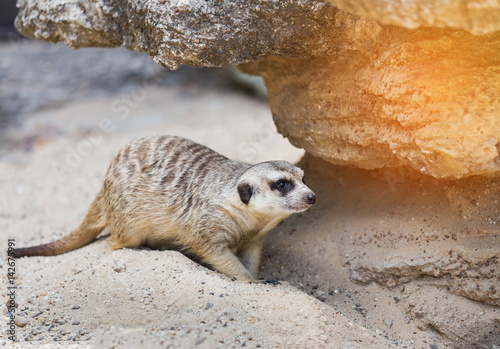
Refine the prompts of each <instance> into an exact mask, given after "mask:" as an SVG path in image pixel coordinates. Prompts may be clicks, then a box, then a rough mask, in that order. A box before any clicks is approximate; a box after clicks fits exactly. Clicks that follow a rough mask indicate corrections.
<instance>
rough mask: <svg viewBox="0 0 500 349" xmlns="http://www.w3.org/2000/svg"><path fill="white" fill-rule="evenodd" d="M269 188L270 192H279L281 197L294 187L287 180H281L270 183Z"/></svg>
mask: <svg viewBox="0 0 500 349" xmlns="http://www.w3.org/2000/svg"><path fill="white" fill-rule="evenodd" d="M269 186H270V187H271V189H272V190H277V191H279V192H280V193H281V194H282V195H286V194H287V193H289V192H290V191H292V190H293V188H295V185H294V184H293V183H292V182H291V181H289V180H288V179H285V178H282V179H280V180H277V181H276V182H270V183H269Z"/></svg>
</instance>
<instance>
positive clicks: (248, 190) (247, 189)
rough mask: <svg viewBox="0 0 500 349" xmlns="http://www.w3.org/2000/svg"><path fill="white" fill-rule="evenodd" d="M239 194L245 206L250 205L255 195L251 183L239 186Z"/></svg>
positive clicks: (243, 183)
mask: <svg viewBox="0 0 500 349" xmlns="http://www.w3.org/2000/svg"><path fill="white" fill-rule="evenodd" d="M238 194H240V199H241V201H242V202H243V203H244V204H245V205H248V203H249V202H250V198H251V197H252V194H253V188H252V186H251V185H250V184H249V183H247V182H242V183H240V184H238Z"/></svg>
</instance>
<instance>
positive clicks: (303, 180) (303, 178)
mask: <svg viewBox="0 0 500 349" xmlns="http://www.w3.org/2000/svg"><path fill="white" fill-rule="evenodd" d="M306 180H307V178H306V176H304V177H302V183H304V184H306Z"/></svg>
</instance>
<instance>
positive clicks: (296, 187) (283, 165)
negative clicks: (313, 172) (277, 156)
mask: <svg viewBox="0 0 500 349" xmlns="http://www.w3.org/2000/svg"><path fill="white" fill-rule="evenodd" d="M237 190H238V194H239V198H240V200H241V203H242V204H243V205H245V206H246V207H247V208H248V209H250V210H252V211H254V212H256V213H261V214H263V215H269V214H270V215H273V214H276V215H284V216H287V215H290V214H292V213H296V212H302V211H305V210H307V209H308V208H309V207H310V206H311V205H314V203H315V202H316V195H315V194H314V193H313V191H312V190H311V189H309V188H308V187H307V186H306V185H305V184H304V171H302V170H301V169H300V168H298V167H296V166H293V165H292V164H290V163H288V162H286V161H269V162H263V163H260V164H257V165H254V166H252V167H250V168H249V169H248V170H246V171H245V172H244V173H243V174H242V175H241V177H240V178H239V179H238V182H237Z"/></svg>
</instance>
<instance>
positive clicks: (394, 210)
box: [0, 43, 500, 349]
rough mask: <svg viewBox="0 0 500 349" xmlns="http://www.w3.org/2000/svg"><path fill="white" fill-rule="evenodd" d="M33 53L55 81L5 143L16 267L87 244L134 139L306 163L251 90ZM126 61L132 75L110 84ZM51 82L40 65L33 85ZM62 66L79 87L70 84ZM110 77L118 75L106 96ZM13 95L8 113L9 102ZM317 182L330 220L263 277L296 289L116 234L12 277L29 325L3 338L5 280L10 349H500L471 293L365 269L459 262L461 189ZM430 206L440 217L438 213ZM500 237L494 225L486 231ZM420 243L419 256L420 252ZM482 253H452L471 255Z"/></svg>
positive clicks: (1, 222)
mask: <svg viewBox="0 0 500 349" xmlns="http://www.w3.org/2000/svg"><path fill="white" fill-rule="evenodd" d="M36 45H41V44H36ZM36 45H35V47H34V46H33V44H31V43H27V44H23V45H21V46H17V47H16V49H17V50H18V51H17V52H24V53H25V54H26V55H32V56H33V57H37V56H38V57H42V58H41V59H42V60H43V59H44V60H45V62H44V64H43V66H44V67H45V69H46V71H48V72H49V74H48V77H47V79H48V80H49V81H48V82H47V83H46V85H44V84H43V79H41V78H40V77H39V76H38V77H31V78H18V79H17V80H16V89H17V91H18V93H17V94H16V93H15V92H13V91H10V90H9V93H10V95H9V96H10V97H9V98H11V99H12V98H13V97H12V96H17V99H15V98H13V100H16V101H17V102H16V103H17V105H18V106H21V105H25V104H26V103H27V102H26V101H27V100H30V98H29V96H30V95H33V96H34V98H35V97H36V99H37V101H35V102H33V101H32V104H30V106H29V108H27V107H26V108H25V110H24V111H23V112H22V113H19V114H17V115H14V114H13V112H9V113H4V121H5V124H8V125H10V126H8V128H6V129H4V131H3V132H2V135H1V137H2V138H1V143H0V147H1V148H0V154H1V158H0V193H1V194H0V241H1V243H0V246H1V250H0V258H1V259H2V260H3V261H5V260H6V249H7V241H8V239H14V241H15V245H16V246H18V247H22V246H27V245H35V244H40V243H45V242H49V241H52V240H54V239H56V238H58V237H60V236H62V235H65V234H67V233H68V232H70V231H71V230H72V229H74V228H75V227H76V226H77V225H78V224H79V223H80V222H81V220H82V219H83V217H84V215H85V213H86V211H87V209H88V207H89V205H90V203H91V201H92V200H93V198H94V197H95V195H96V194H97V192H98V190H99V188H100V186H101V184H102V180H103V176H104V173H105V172H106V170H107V167H108V165H109V162H110V161H111V159H112V158H113V156H114V155H115V154H116V152H117V151H118V150H119V149H120V147H121V146H123V145H124V144H125V143H127V142H129V141H130V140H132V139H136V138H139V137H142V136H145V135H152V134H173V135H180V136H185V137H188V138H191V139H193V140H194V141H197V142H199V143H202V144H205V145H207V146H209V147H211V148H213V149H214V150H216V151H218V152H220V153H222V154H224V155H226V156H229V157H232V158H235V159H240V160H244V161H248V162H258V161H263V160H270V159H284V160H288V161H291V162H297V161H299V160H300V159H301V158H302V155H303V151H301V150H298V149H295V148H293V147H292V146H291V145H290V144H289V143H288V142H287V141H286V140H285V139H283V138H282V137H281V136H280V135H279V134H277V132H276V129H275V127H274V125H273V124H272V122H271V115H270V111H269V108H268V106H267V103H266V101H264V100H262V99H258V98H256V97H255V96H252V95H250V94H249V93H248V92H247V91H244V90H242V89H241V88H239V87H238V85H237V84H235V83H234V82H232V80H231V78H230V75H229V74H228V73H227V72H225V71H197V70H191V69H185V70H181V71H179V72H175V73H170V72H158V71H157V70H156V69H155V68H153V67H154V63H152V62H150V61H149V60H148V58H147V57H143V56H142V55H138V54H132V53H129V52H126V51H124V50H102V51H88V52H89V53H88V55H89V56H87V58H89V57H90V58H89V61H92V59H97V61H96V62H95V64H94V65H92V67H93V70H92V69H90V68H84V66H81V64H82V61H84V60H85V59H84V58H81V57H80V58H78V59H77V58H76V57H77V56H82V55H83V56H85V55H86V53H85V52H86V51H85V50H81V51H77V52H74V51H71V50H69V49H66V48H61V47H60V46H46V45H45V44H44V45H41V46H36ZM2 49H3V53H4V56H3V57H11V56H12V55H14V53H13V52H12V47H5V46H3V47H1V46H0V50H2ZM53 50H56V53H57V54H56V53H54V52H53ZM51 57H58V62H57V64H53V63H50V62H51ZM27 61H29V60H28V59H27V58H24V60H19V62H18V61H16V60H12V59H11V61H10V62H7V63H5V62H4V63H3V69H4V70H3V72H4V74H5V75H6V74H7V73H5V69H9V71H12V70H14V71H18V72H23V71H24V72H25V73H26V75H29V74H28V73H30V72H31V74H34V72H33V71H32V70H30V69H29V68H28V67H27V66H26V62H27ZM115 61H116V62H120V64H122V66H121V68H120V67H114V66H113V64H112V63H113V62H115ZM72 62H73V63H72ZM75 62H76V63H75ZM103 62H108V63H106V64H105V63H103ZM23 64H24V69H26V70H23ZM40 64H41V62H39V61H38V62H34V63H33V65H34V66H35V68H38V66H39V65H40ZM60 64H63V65H64V67H61V68H60V69H61V70H62V71H67V72H68V73H67V74H61V75H59V76H58V77H59V79H56V77H54V74H57V71H58V65H60ZM71 64H73V65H71ZM110 64H111V65H112V66H113V69H111V71H110V73H108V75H105V76H107V79H103V77H102V74H103V72H104V73H106V71H107V68H106V67H107V66H109V65H110ZM80 66H81V67H82V68H81V71H80V70H78V69H80V68H79V67H80ZM128 66H130V68H128V70H127V67H128ZM33 69H34V68H33ZM72 69H73V70H75V69H76V70H78V74H77V75H78V77H77V78H75V77H74V76H71V74H70V72H71V70H72ZM148 69H150V70H148ZM144 71H149V73H147V74H145V73H144ZM127 72H128V73H127ZM116 76H120V77H121V80H119V79H118V80H117V79H115V77H116ZM124 77H125V78H124ZM61 81H63V82H62V83H61ZM36 84H38V85H39V86H38V87H39V88H35V87H34V85H36ZM43 86H46V89H45V92H44V88H43ZM98 86H99V87H100V88H98ZM103 86H104V87H103ZM0 87H1V88H3V90H2V89H0V91H4V94H3V96H4V97H5V96H6V93H5V91H6V90H8V87H6V85H5V84H3V85H0ZM96 89H98V91H99V93H96ZM65 90H66V91H72V93H64V91H65ZM45 94H48V95H49V96H48V97H47V98H44V95H45ZM20 96H21V97H22V98H20ZM0 98H2V95H0ZM48 99H50V101H48ZM0 101H2V100H1V99H0ZM3 101H5V99H4V100H3ZM19 108H20V107H19ZM4 109H8V110H16V107H15V106H9V108H4ZM5 130H7V131H5ZM302 165H303V166H304V167H305V168H306V171H307V175H308V177H309V178H310V179H309V181H310V186H311V188H312V189H313V190H315V192H316V194H317V197H318V204H317V205H316V206H315V207H313V208H312V209H310V210H309V211H307V212H305V213H303V214H298V215H295V216H293V217H291V218H289V219H288V220H286V221H285V222H284V223H282V224H280V225H279V226H277V227H276V228H275V229H274V230H273V231H272V232H271V233H270V236H269V237H268V239H267V243H266V246H265V248H264V256H263V260H262V266H261V275H262V276H263V277H264V278H267V279H269V278H271V279H278V280H280V281H281V285H278V286H272V285H260V284H247V283H242V282H237V281H231V280H230V279H229V278H227V277H226V276H224V275H221V274H219V273H216V272H214V271H211V270H209V269H206V268H204V267H202V266H199V265H198V264H196V263H194V262H192V261H191V260H189V259H188V258H186V257H184V256H183V255H182V254H180V253H179V252H176V251H154V250H149V249H133V250H129V249H124V250H118V251H113V250H111V248H110V244H109V241H108V239H107V238H106V234H103V235H104V236H103V237H102V238H101V239H99V240H98V241H96V242H94V243H92V244H90V245H88V246H86V247H84V248H81V249H79V250H76V251H73V252H70V253H67V254H64V255H61V256H57V257H32V258H23V259H20V260H17V261H16V262H15V263H16V264H15V268H16V269H15V279H14V283H15V286H17V289H16V290H15V291H16V298H15V300H16V302H17V304H18V305H17V308H16V315H17V322H18V325H20V326H17V327H16V329H15V331H16V337H17V339H18V341H17V342H15V343H12V342H11V341H10V340H9V339H8V333H7V332H6V331H7V329H8V321H9V318H8V315H9V314H8V312H7V306H6V302H7V299H6V298H5V297H6V295H7V292H8V289H7V287H8V281H9V280H8V278H7V275H6V269H5V268H6V265H5V264H3V263H2V270H4V272H3V273H2V285H4V286H3V288H2V296H3V297H4V298H3V299H4V300H3V301H2V302H1V306H0V311H1V312H2V314H3V316H4V317H3V319H2V322H1V324H0V326H1V333H0V346H1V345H5V346H11V345H12V346H14V347H33V348H38V347H40V348H45V347H47V348H49V347H56V346H57V345H60V347H64V348H66V347H68V348H71V347H74V348H86V347H96V348H132V347H134V348H157V347H162V348H193V347H200V348H226V347H234V348H237V347H243V346H246V347H261V348H430V349H435V348H445V347H448V348H453V347H457V348H466V346H465V345H467V344H464V343H470V341H468V342H467V341H466V339H467V338H465V337H466V336H468V335H471V336H474V335H475V336H477V337H478V338H473V342H474V343H476V344H477V345H474V346H473V347H477V348H493V347H494V345H497V343H498V345H500V341H498V342H497V339H499V338H500V336H499V334H498V324H500V320H499V319H500V315H499V312H498V307H496V306H494V305H487V304H484V303H482V302H477V301H473V300H470V299H465V298H464V297H462V296H461V295H460V294H458V295H457V293H459V291H460V290H462V289H461V288H457V290H458V291H456V292H455V293H453V288H449V286H447V285H446V284H443V285H437V286H436V284H438V283H439V280H436V279H434V278H433V277H432V276H430V275H431V274H432V273H431V272H429V273H428V274H427V275H428V276H426V277H423V278H422V277H419V274H416V276H415V277H414V278H413V279H415V282H412V283H406V281H408V280H412V276H411V275H412V274H411V273H410V274H409V275H403V276H401V278H402V279H404V280H403V281H404V282H399V281H398V280H394V278H393V279H390V278H391V277H393V276H392V275H388V276H387V278H388V279H390V280H386V281H387V282H386V284H384V282H381V281H380V278H381V277H380V275H379V274H381V273H383V271H384V269H383V267H380V268H379V270H381V272H380V273H379V274H377V273H376V272H375V271H373V270H369V271H367V270H361V269H360V268H357V265H366V263H365V262H366V261H367V260H369V262H370V263H371V264H370V263H368V264H369V265H375V266H376V265H377V263H380V264H384V263H386V261H383V260H382V261H378V260H377V258H378V257H377V256H380V255H381V254H382V255H384V254H385V255H395V254H397V253H400V254H402V255H405V256H410V257H408V258H413V255H414V258H415V259H418V258H421V256H422V254H430V255H432V254H433V253H435V255H439V253H438V252H439V251H445V250H446V251H448V249H449V243H448V238H446V236H448V235H451V233H450V232H449V231H450V230H453V229H459V228H460V227H459V226H458V225H457V226H454V225H453V224H451V223H450V224H449V225H448V226H446V227H443V220H440V218H439V217H438V214H436V207H439V206H442V205H443V202H444V201H442V200H441V201H440V199H439V197H440V196H439V195H438V194H439V193H441V192H442V191H443V190H445V191H446V190H448V189H446V188H444V189H443V185H441V184H439V183H434V182H432V183H431V184H429V183H427V182H425V181H423V182H422V181H421V182H420V183H421V185H422V183H424V185H425V186H427V188H428V189H427V191H425V193H427V194H421V193H420V194H419V195H413V194H411V193H412V192H414V191H413V190H412V188H411V187H408V185H407V183H405V182H404V181H402V182H401V181H400V180H399V179H398V177H397V175H396V174H394V173H392V172H388V173H385V172H384V173H382V172H380V173H379V172H369V171H362V170H356V169H349V168H341V167H335V166H330V165H326V164H324V163H322V162H321V161H319V160H317V159H306V160H303V161H302ZM391 173H392V176H393V177H391ZM426 183H427V184H426ZM492 190H496V187H495V188H493V189H492ZM448 192H449V193H454V192H453V191H450V190H448ZM436 193H438V194H436ZM426 195H427V197H426ZM450 195H452V194H450ZM457 195H458V194H457ZM429 198H430V199H431V201H432V200H433V204H431V205H429V204H427V203H426V202H428V200H429ZM415 207H417V210H416V211H415V212H414V211H413V210H414V209H415ZM421 207H428V208H427V209H425V210H424V209H421ZM493 214H494V213H493ZM449 215H450V217H444V218H445V219H446V220H447V221H450V222H451V221H453V219H454V218H453V217H452V216H453V215H454V213H453V212H451V213H450V214H449ZM457 224H458V223H457ZM485 224H486V223H485ZM486 225H487V224H486ZM497 226H498V225H497V222H496V221H495V222H494V223H491V224H490V225H489V226H486V228H492V227H493V228H492V229H496V228H497ZM422 227H425V228H424V229H422ZM419 229H420V230H419ZM447 229H448V230H447ZM379 231H380V234H379V233H378V232H379ZM391 231H392V232H394V233H391V234H389V235H387V234H385V233H384V234H383V233H382V232H391ZM429 231H432V232H437V233H436V234H439V236H438V238H437V239H436V240H435V241H434V240H433V241H431V242H429V241H428V240H429V239H427V242H426V238H425V237H426V235H425V234H428V233H429ZM105 233H106V232H105ZM396 233H397V234H396ZM392 234H394V235H392ZM496 236H497V235H495V234H484V236H483V237H482V238H481V240H480V241H479V240H478V241H477V242H474V243H477V244H478V246H476V247H475V248H476V250H478V249H480V250H481V251H483V252H482V253H483V254H484V256H483V257H481V258H483V259H485V260H492V258H495V256H496V255H497V254H498V251H499V241H498V239H497V238H496ZM415 238H416V239H417V240H418V239H419V238H420V239H421V240H419V241H421V242H422V243H420V242H419V244H418V245H415V244H409V241H411V240H414V239H415ZM467 238H468V237H467V236H463V237H462V236H459V237H458V238H456V240H457V241H455V240H454V239H451V238H450V241H451V240H453V243H457V244H460V243H464V244H465V243H466V242H467V241H468V240H467ZM440 244H441V245H440ZM457 246H458V245H457ZM470 246H471V245H470V244H468V242H467V247H468V248H469V247H470ZM459 247H460V246H459ZM473 247H474V246H473ZM391 249H392V250H391ZM394 250H396V251H397V253H396V252H394ZM422 258H424V257H422ZM425 258H427V257H425ZM428 258H430V257H428ZM477 258H478V259H479V257H477ZM431 259H432V258H431ZM412 261H413V259H412ZM364 263H365V264H364ZM386 264H387V263H386ZM495 267H496V266H495ZM496 270H497V269H495V271H494V272H495V273H496ZM370 278H372V279H370ZM405 278H406V279H405ZM356 281H357V282H356ZM375 281H377V282H375ZM494 281H496V280H494ZM446 287H448V288H449V289H448V290H447V289H446ZM480 296H481V294H479V296H478V297H480ZM485 298H487V297H486V296H485ZM464 299H465V300H464ZM487 299H493V298H491V297H490V298H487ZM493 301H495V300H494V299H493ZM454 307H455V308H454ZM438 313H439V314H438ZM448 315H450V316H451V315H453V316H451V317H452V318H453V317H454V316H457V317H459V318H461V319H462V321H463V320H466V321H468V322H469V323H475V324H478V326H479V328H478V330H476V331H473V330H471V328H472V327H470V326H469V327H467V328H466V329H461V328H458V329H457V328H456V327H454V326H456V321H449V322H446V321H445V320H444V319H443V316H444V317H448V320H449V318H450V316H448ZM429 318H432V319H435V320H434V322H432V321H430V322H429V321H427V320H428V319H429ZM424 320H425V321H424ZM495 324H496V327H495ZM489 326H492V327H491V328H490V327H489ZM484 331H486V332H484ZM447 333H448V334H449V333H456V336H457V338H458V339H457V340H456V341H453V340H450V337H449V335H448V336H446V335H443V334H447ZM485 333H486V334H485ZM479 336H486V337H485V338H483V337H481V338H479ZM462 337H464V338H462Z"/></svg>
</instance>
